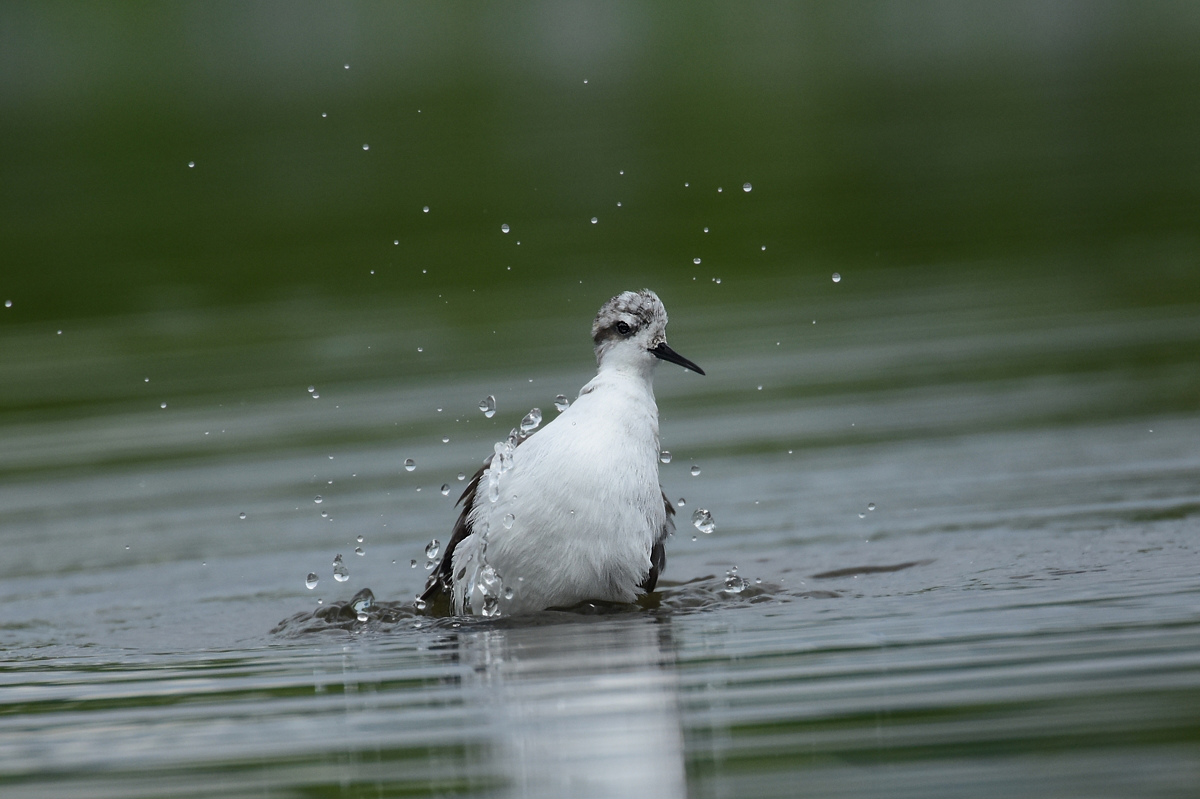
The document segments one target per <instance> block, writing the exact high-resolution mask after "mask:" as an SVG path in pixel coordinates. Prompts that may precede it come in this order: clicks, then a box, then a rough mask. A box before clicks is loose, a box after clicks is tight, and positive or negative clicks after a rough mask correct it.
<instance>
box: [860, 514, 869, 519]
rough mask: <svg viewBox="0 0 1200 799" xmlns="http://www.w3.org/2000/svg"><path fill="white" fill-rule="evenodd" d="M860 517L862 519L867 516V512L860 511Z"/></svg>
mask: <svg viewBox="0 0 1200 799" xmlns="http://www.w3.org/2000/svg"><path fill="white" fill-rule="evenodd" d="M858 518H860V519H865V518H867V514H865V513H860V514H858Z"/></svg>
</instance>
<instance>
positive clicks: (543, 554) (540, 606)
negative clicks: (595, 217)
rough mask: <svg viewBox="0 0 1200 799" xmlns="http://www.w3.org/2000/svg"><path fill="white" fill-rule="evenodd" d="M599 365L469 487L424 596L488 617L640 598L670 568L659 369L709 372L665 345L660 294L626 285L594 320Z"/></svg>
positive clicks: (430, 602)
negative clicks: (552, 414) (569, 398)
mask: <svg viewBox="0 0 1200 799" xmlns="http://www.w3.org/2000/svg"><path fill="white" fill-rule="evenodd" d="M592 342H593V343H594V345H595V350H596V363H597V367H598V368H597V373H596V376H595V377H594V378H592V380H591V381H590V382H589V383H588V384H587V385H585V386H584V387H583V388H582V389H581V390H580V391H579V397H578V399H576V400H575V402H573V403H571V405H570V406H569V407H567V409H566V410H564V411H563V412H562V413H561V414H559V415H558V416H557V417H556V418H555V419H553V420H552V421H550V422H549V423H548V424H547V425H546V426H545V427H543V428H542V429H541V430H537V431H535V432H533V433H529V434H525V433H523V432H522V431H521V430H519V429H518V430H513V431H512V433H510V434H509V437H508V439H507V440H506V441H502V442H500V443H498V444H496V446H495V450H494V452H493V453H492V455H490V456H489V457H488V459H487V460H486V461H484V465H483V467H482V468H481V469H480V470H479V471H478V472H476V474H475V476H474V477H473V478H471V482H470V483H469V484H468V485H467V489H466V491H464V492H463V495H462V497H461V498H460V499H459V502H460V503H461V504H462V506H463V509H462V513H461V515H460V516H459V517H458V521H457V523H456V524H455V525H454V531H453V533H452V534H451V537H450V540H449V543H447V545H446V549H445V552H444V553H443V555H442V560H441V563H440V564H439V565H438V567H437V569H435V570H434V572H433V574H431V575H430V577H429V581H428V583H427V584H426V587H425V591H424V593H422V594H421V597H420V600H421V602H424V603H425V604H426V606H431V609H432V610H434V611H435V612H442V613H453V614H456V615H457V614H473V615H482V616H497V615H501V614H504V615H511V614H515V613H529V612H534V611H538V610H544V609H546V608H557V607H570V606H572V605H576V604H579V603H581V602H584V601H588V600H600V601H605V602H632V601H634V600H635V599H636V598H637V597H638V595H639V594H642V593H646V592H649V591H652V590H654V586H655V584H656V583H657V581H658V578H659V575H660V574H662V571H663V569H664V568H665V567H666V550H665V548H664V544H665V543H666V539H667V537H668V536H670V535H671V533H672V532H673V531H674V528H675V522H674V519H673V518H672V517H673V516H674V514H675V509H674V507H672V505H671V501H670V500H669V499H667V497H666V494H664V493H663V490H662V486H661V485H660V484H659V481H658V463H659V448H658V406H657V405H656V404H655V402H654V368H655V366H657V365H658V362H659V361H660V360H661V361H668V362H670V363H674V364H678V365H680V366H682V367H684V368H685V369H690V370H692V371H693V372H696V373H698V374H704V370H703V369H701V368H700V367H699V366H697V365H696V364H694V363H692V362H691V361H689V360H688V359H687V358H684V357H683V356H682V355H680V354H679V353H677V352H675V350H673V349H671V348H670V347H669V346H667V310H666V308H664V307H663V304H662V301H661V300H659V299H658V295H656V294H655V293H654V292H653V291H650V290H649V289H643V290H642V291H626V292H624V293H622V294H618V295H617V296H615V297H613V298H612V299H611V300H609V301H608V302H606V303H604V305H603V307H601V308H600V312H599V313H598V314H597V315H596V319H595V321H594V322H593V323H592Z"/></svg>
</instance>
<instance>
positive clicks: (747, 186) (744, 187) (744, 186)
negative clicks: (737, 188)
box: [742, 183, 754, 191]
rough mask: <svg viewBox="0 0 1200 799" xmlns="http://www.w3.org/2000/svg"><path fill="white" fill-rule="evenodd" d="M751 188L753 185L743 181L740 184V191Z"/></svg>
mask: <svg viewBox="0 0 1200 799" xmlns="http://www.w3.org/2000/svg"><path fill="white" fill-rule="evenodd" d="M753 188H754V187H753V186H751V185H750V184H749V183H743V184H742V191H750V190H751V189H753Z"/></svg>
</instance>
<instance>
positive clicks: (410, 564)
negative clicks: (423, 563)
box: [408, 558, 417, 569]
mask: <svg viewBox="0 0 1200 799" xmlns="http://www.w3.org/2000/svg"><path fill="white" fill-rule="evenodd" d="M408 568H410V569H415V568H417V559H416V558H413V559H412V560H410V561H409V562H408Z"/></svg>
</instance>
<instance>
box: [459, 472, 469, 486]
mask: <svg viewBox="0 0 1200 799" xmlns="http://www.w3.org/2000/svg"><path fill="white" fill-rule="evenodd" d="M466 479H467V475H466V473H465V472H459V473H458V481H459V482H460V483H461V482H462V481H463V480H466Z"/></svg>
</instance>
